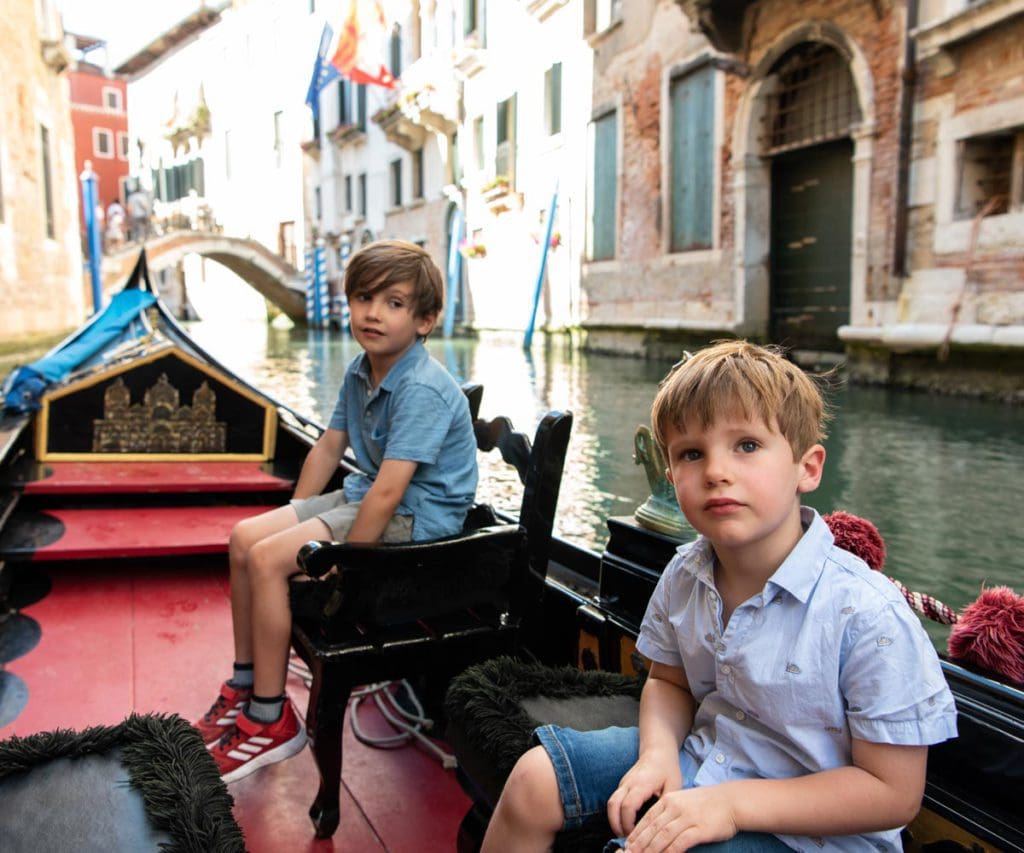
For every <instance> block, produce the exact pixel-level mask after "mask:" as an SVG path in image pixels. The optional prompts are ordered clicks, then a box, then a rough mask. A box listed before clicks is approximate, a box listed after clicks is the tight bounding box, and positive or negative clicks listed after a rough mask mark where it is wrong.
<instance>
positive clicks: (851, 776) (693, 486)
mask: <svg viewBox="0 0 1024 853" xmlns="http://www.w3.org/2000/svg"><path fill="white" fill-rule="evenodd" d="M826 419H827V416H826V412H825V407H824V402H823V400H822V397H821V394H820V391H819V389H818V388H817V386H816V385H815V384H814V382H812V381H811V379H810V378H809V377H808V376H806V375H805V374H804V373H803V372H802V371H800V370H799V368H797V367H796V366H795V365H793V364H792V363H790V362H789V361H787V360H786V359H784V358H783V357H782V356H781V355H780V354H779V353H778V352H777V351H776V350H774V349H772V348H765V347H758V346H754V345H752V344H749V343H746V342H743V341H733V342H723V343H719V344H716V345H714V346H711V347H709V348H707V349H704V350H702V351H700V352H698V353H697V354H696V355H695V356H692V357H689V358H687V359H686V360H685V361H684V362H682V363H681V364H680V365H678V366H677V367H676V368H675V369H674V371H673V372H672V373H671V374H670V375H669V377H668V378H667V379H666V380H665V382H664V383H663V384H662V387H661V390H660V391H659V393H658V396H657V398H656V400H655V402H654V406H653V410H652V422H653V430H654V436H655V439H656V440H657V442H658V444H659V446H660V447H661V450H662V452H663V454H664V457H665V459H666V461H667V464H668V469H667V472H666V473H667V475H668V478H669V480H670V482H671V483H672V485H673V487H674V489H675V493H676V498H677V500H678V501H679V506H680V508H681V509H682V511H683V513H684V514H685V516H686V518H687V520H688V521H689V522H690V524H692V525H693V527H694V528H695V529H696V530H697V531H698V533H700V534H701V535H700V536H699V537H698V539H697V540H696V541H694V542H692V543H689V544H687V545H683V546H681V547H680V548H679V549H678V552H677V555H676V556H675V557H674V558H673V559H672V561H671V562H670V563H669V565H668V566H667V568H666V569H665V571H664V573H663V575H662V577H661V579H660V581H659V582H658V585H657V587H656V589H655V591H654V594H653V595H652V597H651V601H650V604H649V606H648V608H647V612H646V614H645V616H644V619H643V624H642V626H641V630H640V636H639V639H638V641H637V648H638V649H639V651H640V652H641V653H642V654H644V655H645V656H647V657H648V658H649V659H650V660H651V666H650V673H649V677H648V679H647V682H646V684H645V685H644V689H643V693H642V696H641V702H640V719H639V727H638V728H636V729H617V728H616V729H605V730H603V731H597V732H576V731H574V730H571V729H564V728H560V727H557V726H545V727H542V728H540V729H538V730H537V731H536V733H535V736H536V738H537V740H538V741H539V743H540V745H539V746H537V747H535V748H534V749H531V750H530V751H529V752H527V753H526V754H525V755H524V756H523V757H522V758H521V759H520V761H519V762H518V763H517V764H516V766H515V768H514V769H513V771H512V773H511V775H510V776H509V779H508V782H507V783H506V786H505V790H504V791H503V793H502V796H501V799H500V800H499V803H498V806H497V808H496V810H495V813H494V816H493V818H492V819H491V823H490V826H489V828H488V831H487V835H486V837H485V839H484V851H485V853H493V851H519V850H524V851H525V850H543V849H548V848H550V846H551V842H552V839H553V837H554V835H555V833H556V832H558V831H559V830H561V829H562V828H572V827H577V826H581V825H583V824H584V823H586V822H587V821H589V820H592V819H594V818H600V817H601V816H602V815H603V814H607V818H608V821H609V823H610V824H611V827H612V829H613V830H614V831H615V833H616V834H618V835H620V836H624V839H617V840H616V841H615V842H612V843H611V844H610V845H609V847H610V848H611V847H613V846H615V847H618V846H622V845H623V844H624V846H625V847H626V849H628V850H630V851H662V850H673V851H675V850H693V849H696V850H701V851H710V850H715V851H718V850H729V851H747V850H778V851H785V850H790V849H792V850H803V851H814V852H815V853H817V851H820V850H834V851H840V850H842V851H854V850H864V851H866V850H880V851H889V850H893V851H895V850H900V849H901V845H900V835H899V829H900V827H902V826H903V825H905V824H906V823H908V822H909V821H910V820H911V819H912V818H913V817H914V815H915V814H916V813H917V811H918V810H919V808H920V805H921V799H922V796H923V792H924V782H925V767H926V760H927V753H928V749H927V747H928V745H929V744H933V743H938V742H941V741H943V740H946V739H948V738H952V737H955V736H956V726H955V717H956V714H955V709H954V703H953V698H952V695H951V694H950V692H949V688H948V687H947V685H946V682H945V679H944V678H943V675H942V672H941V669H940V667H939V663H938V658H937V656H936V654H935V651H934V649H933V648H932V645H931V643H930V641H929V640H928V637H927V635H926V634H925V632H924V629H923V628H922V627H921V625H920V623H919V621H918V619H917V617H916V616H915V615H914V614H913V612H912V611H911V610H910V608H909V607H908V606H907V605H906V602H905V601H904V600H903V597H902V595H901V594H900V593H899V592H898V591H897V589H896V588H895V586H894V585H893V584H892V583H890V582H889V581H888V580H887V579H886V578H885V577H883V576H882V575H880V574H878V573H877V572H873V571H871V570H870V569H869V568H868V567H867V566H866V565H865V564H864V563H863V562H862V561H861V560H859V559H858V558H856V557H854V556H853V555H851V554H849V553H848V552H846V551H843V550H842V549H840V548H838V547H836V546H835V545H834V544H833V538H832V534H831V532H830V531H829V529H828V527H827V526H826V525H825V523H824V522H823V521H822V520H821V518H820V517H819V516H818V514H817V513H816V512H815V511H814V510H812V509H808V508H805V507H801V505H800V496H801V495H802V494H805V493H807V492H810V491H813V490H814V489H816V488H817V486H818V484H819V482H820V480H821V475H822V470H823V467H824V462H825V449H824V448H823V447H822V445H821V444H820V442H821V440H822V439H823V438H824V434H825V433H824V427H825V422H826ZM652 800H653V801H654V802H653V805H650V803H651V801H652ZM645 806H649V807H647V808H646V811H644V807H645Z"/></svg>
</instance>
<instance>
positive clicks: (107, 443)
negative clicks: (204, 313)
mask: <svg viewBox="0 0 1024 853" xmlns="http://www.w3.org/2000/svg"><path fill="white" fill-rule="evenodd" d="M275 425H276V412H275V409H274V406H273V405H272V404H271V403H269V402H268V401H266V400H263V399H261V398H260V397H259V396H257V395H256V394H253V393H252V392H251V391H249V390H248V389H247V388H245V387H244V386H242V385H240V384H239V383H237V382H236V381H235V380H233V379H232V378H231V377H230V376H228V375H227V374H223V373H221V372H220V371H218V370H215V369H214V368H211V367H210V366H209V365H207V364H204V363H203V362H201V361H199V360H197V359H195V358H193V357H192V356H190V355H188V354H187V353H185V352H183V351H181V350H179V349H177V348H173V347H170V348H168V347H165V348H162V349H161V350H159V351H158V352H155V353H152V354H150V355H147V356H142V357H140V358H137V359H133V360H131V361H129V362H127V363H126V364H119V365H117V366H116V367H112V368H110V369H109V370H100V371H98V372H96V373H93V374H90V375H89V376H87V377H85V378H83V379H81V380H79V381H77V382H73V383H72V384H70V385H68V386H67V387H64V388H61V389H59V390H57V391H55V392H53V393H52V394H48V395H46V396H45V397H44V398H43V401H42V411H40V413H39V417H38V422H37V433H36V455H37V458H38V459H40V460H61V459H64V460H73V459H104V458H107V459H129V458H145V459H161V458H165V459H183V458H191V459H210V458H216V459H259V460H265V459H269V458H270V457H271V456H273V451H274V447H273V445H274V429H275Z"/></svg>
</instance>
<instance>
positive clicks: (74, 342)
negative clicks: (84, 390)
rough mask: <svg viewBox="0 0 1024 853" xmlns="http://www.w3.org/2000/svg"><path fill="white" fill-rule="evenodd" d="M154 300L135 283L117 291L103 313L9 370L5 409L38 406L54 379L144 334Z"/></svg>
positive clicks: (5, 382)
mask: <svg viewBox="0 0 1024 853" xmlns="http://www.w3.org/2000/svg"><path fill="white" fill-rule="evenodd" d="M154 302H156V297H155V296H154V295H153V294H152V293H149V292H147V291H144V290H139V289H137V288H134V287H133V288H127V289H125V290H122V291H121V292H120V293H117V294H116V295H115V296H114V298H113V299H112V300H110V304H109V305H108V306H107V307H106V308H105V309H103V311H102V312H101V313H100V314H97V315H96V316H95V317H93V318H92V319H91V320H90V321H89V322H88V323H86V324H85V325H84V326H83V327H82V328H81V329H79V330H78V331H77V332H75V333H74V334H73V335H72V336H71V337H69V338H67V339H66V340H65V341H63V342H62V343H61V344H59V345H58V346H57V347H55V348H54V349H52V350H50V352H48V353H47V354H46V355H44V356H43V357H42V358H41V359H39V360H38V361H35V362H33V363H32V364H30V365H27V366H25V365H22V366H19V367H16V368H15V369H14V370H12V371H11V372H10V373H9V374H8V376H7V378H6V379H5V380H4V384H3V387H2V388H0V394H2V396H3V408H4V411H5V412H12V413H14V412H28V411H34V410H36V409H38V408H39V399H40V397H42V395H43V392H45V391H46V389H47V387H49V386H50V385H51V384H52V383H54V382H58V381H60V380H61V379H63V378H64V377H65V376H67V375H68V374H69V373H71V371H73V370H76V369H78V368H81V367H85V366H87V365H88V364H89V363H90V361H92V360H94V359H95V357H97V356H98V355H101V354H102V353H104V352H106V351H107V350H108V349H110V348H111V347H112V346H115V345H118V344H120V343H121V342H122V341H124V340H131V339H134V338H139V337H142V336H143V335H145V334H146V333H147V329H146V327H145V326H144V324H143V323H142V322H141V315H142V312H143V311H145V310H146V309H147V308H148V307H149V306H150V305H152V304H153V303H154Z"/></svg>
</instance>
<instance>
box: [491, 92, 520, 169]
mask: <svg viewBox="0 0 1024 853" xmlns="http://www.w3.org/2000/svg"><path fill="white" fill-rule="evenodd" d="M495 141H496V143H497V147H496V150H495V155H494V174H495V176H497V175H504V176H505V177H507V178H508V184H509V187H510V188H511V187H515V185H516V96H515V95H513V96H512V97H511V98H509V99H508V100H505V101H502V102H501V103H499V104H498V114H497V127H496V134H495Z"/></svg>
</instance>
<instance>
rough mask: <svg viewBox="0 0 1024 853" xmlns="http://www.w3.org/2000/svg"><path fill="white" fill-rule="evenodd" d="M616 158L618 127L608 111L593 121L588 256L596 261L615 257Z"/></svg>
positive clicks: (614, 116) (613, 116)
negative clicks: (592, 168)
mask: <svg viewBox="0 0 1024 853" xmlns="http://www.w3.org/2000/svg"><path fill="white" fill-rule="evenodd" d="M617 161H618V128H617V120H616V114H615V113H614V112H611V113H608V114H607V115H605V116H602V117H601V118H599V119H597V121H595V122H594V205H593V218H592V226H593V230H592V232H591V244H590V245H591V253H590V257H591V259H592V260H595V261H600V260H607V259H608V258H614V257H615V219H616V211H617V209H618V202H617V198H616V172H617V168H618V165H617Z"/></svg>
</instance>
